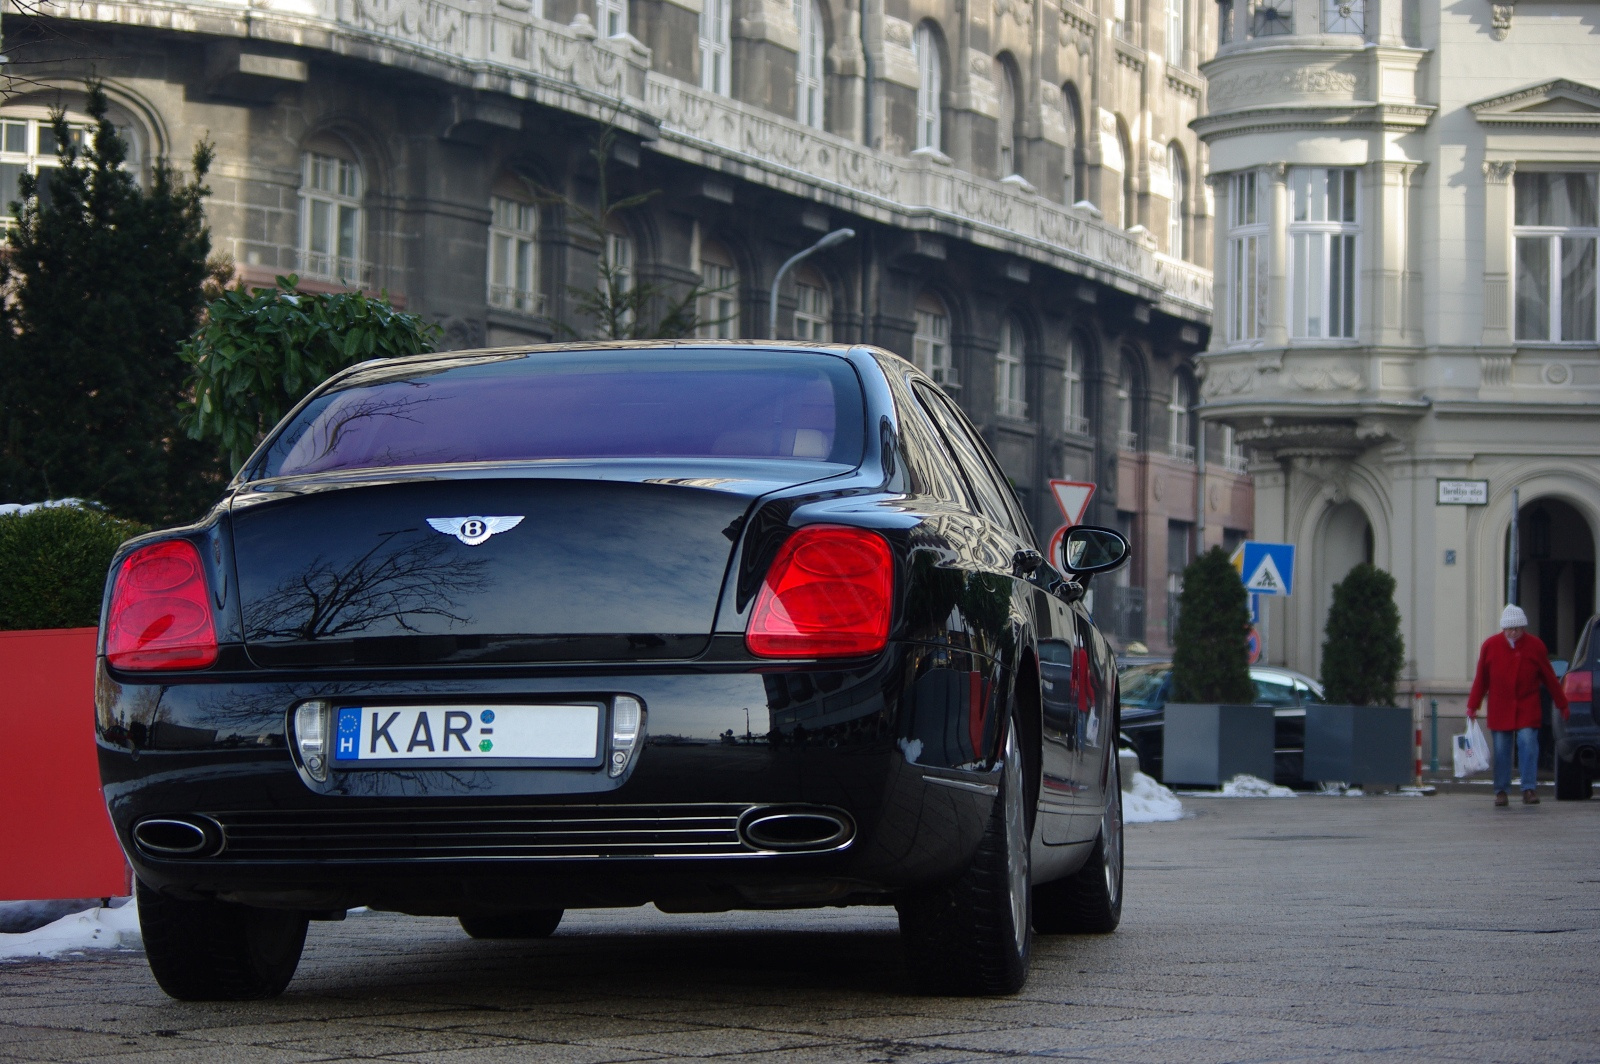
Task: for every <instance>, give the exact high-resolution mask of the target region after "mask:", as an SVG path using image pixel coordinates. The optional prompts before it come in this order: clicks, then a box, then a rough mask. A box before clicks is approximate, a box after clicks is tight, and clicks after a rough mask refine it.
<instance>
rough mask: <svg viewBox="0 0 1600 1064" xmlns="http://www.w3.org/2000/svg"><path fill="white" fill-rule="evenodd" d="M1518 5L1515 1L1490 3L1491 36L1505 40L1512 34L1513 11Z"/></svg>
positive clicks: (1498, 39)
mask: <svg viewBox="0 0 1600 1064" xmlns="http://www.w3.org/2000/svg"><path fill="white" fill-rule="evenodd" d="M1515 7H1516V4H1515V2H1514V0H1513V2H1510V3H1504V4H1490V5H1489V22H1490V26H1491V28H1490V30H1489V36H1491V37H1493V38H1494V39H1495V40H1497V41H1503V40H1505V39H1506V38H1507V37H1509V36H1511V13H1512V10H1513V9H1514V8H1515Z"/></svg>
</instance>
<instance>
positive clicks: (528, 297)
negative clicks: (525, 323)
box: [489, 284, 544, 314]
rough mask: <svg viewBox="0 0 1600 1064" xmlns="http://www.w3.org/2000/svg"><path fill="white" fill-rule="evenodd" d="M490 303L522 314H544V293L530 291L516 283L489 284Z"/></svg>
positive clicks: (492, 305)
mask: <svg viewBox="0 0 1600 1064" xmlns="http://www.w3.org/2000/svg"><path fill="white" fill-rule="evenodd" d="M489 305H490V306H491V307H499V308H500V309H501V310H515V311H518V312H520V313H522V314H543V313H544V293H543V292H529V291H526V290H525V289H521V288H518V287H516V286H515V285H509V284H492V285H490V286H489Z"/></svg>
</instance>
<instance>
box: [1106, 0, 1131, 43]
mask: <svg viewBox="0 0 1600 1064" xmlns="http://www.w3.org/2000/svg"><path fill="white" fill-rule="evenodd" d="M1111 22H1112V26H1111V28H1112V31H1113V32H1114V33H1116V35H1117V36H1118V37H1121V38H1122V39H1123V40H1125V41H1128V42H1130V43H1132V42H1133V21H1132V20H1131V19H1130V18H1129V17H1128V0H1111Z"/></svg>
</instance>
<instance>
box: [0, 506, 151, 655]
mask: <svg viewBox="0 0 1600 1064" xmlns="http://www.w3.org/2000/svg"><path fill="white" fill-rule="evenodd" d="M147 531H149V529H147V528H146V527H145V526H144V525H141V524H138V523H137V522H134V521H124V520H122V519H121V518H117V517H113V516H112V515H110V514H108V513H106V512H104V511H102V510H96V509H90V508H87V507H78V506H42V507H40V508H38V509H36V510H29V511H27V512H26V513H9V514H0V572H3V573H5V574H6V578H5V579H4V580H0V631H8V632H9V631H17V630H19V629H29V628H92V627H94V626H95V625H97V624H99V623H100V597H101V594H102V593H103V592H104V590H105V586H106V571H107V570H108V569H109V567H110V565H111V556H112V555H113V554H115V553H116V550H117V547H119V546H120V545H121V544H122V541H123V540H125V539H129V538H131V537H133V536H137V535H139V534H140V533H143V532H147Z"/></svg>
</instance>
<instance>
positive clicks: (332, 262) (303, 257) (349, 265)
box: [295, 248, 374, 289]
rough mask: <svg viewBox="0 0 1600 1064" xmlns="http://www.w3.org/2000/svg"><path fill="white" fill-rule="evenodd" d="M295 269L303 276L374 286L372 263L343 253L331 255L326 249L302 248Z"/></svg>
mask: <svg viewBox="0 0 1600 1064" xmlns="http://www.w3.org/2000/svg"><path fill="white" fill-rule="evenodd" d="M295 269H296V272H298V273H299V274H300V276H301V277H302V278H306V279H308V280H313V281H328V282H331V283H333V284H342V285H348V286H350V287H351V288H367V289H370V288H372V286H373V273H374V271H373V268H372V263H370V262H363V261H362V260H360V259H354V258H348V257H346V256H343V255H330V254H328V253H327V252H325V251H307V250H306V249H305V248H301V249H300V250H299V251H298V253H297V254H296V256H295Z"/></svg>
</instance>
